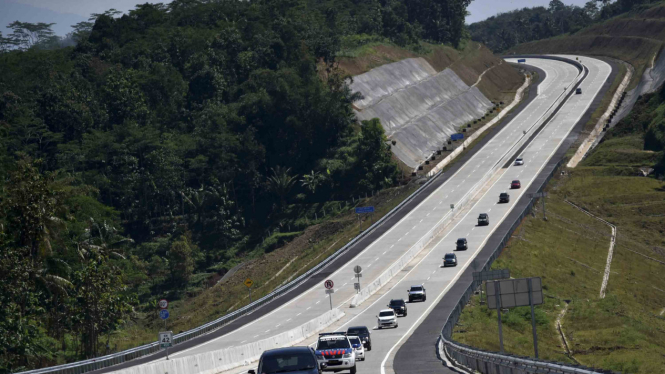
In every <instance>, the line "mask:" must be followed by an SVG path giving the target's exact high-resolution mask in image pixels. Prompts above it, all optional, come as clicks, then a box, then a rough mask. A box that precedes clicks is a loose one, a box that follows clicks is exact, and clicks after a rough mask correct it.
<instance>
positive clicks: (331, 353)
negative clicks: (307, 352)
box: [261, 332, 356, 374]
mask: <svg viewBox="0 0 665 374" xmlns="http://www.w3.org/2000/svg"><path fill="white" fill-rule="evenodd" d="M314 353H315V354H316V359H317V360H318V361H319V365H321V368H322V370H325V371H335V372H337V371H341V370H347V369H348V370H350V372H351V374H356V351H355V349H353V347H352V346H351V342H350V341H349V338H348V337H347V336H346V332H327V333H322V334H319V341H318V342H317V343H316V350H315V351H314ZM261 373H263V372H261Z"/></svg>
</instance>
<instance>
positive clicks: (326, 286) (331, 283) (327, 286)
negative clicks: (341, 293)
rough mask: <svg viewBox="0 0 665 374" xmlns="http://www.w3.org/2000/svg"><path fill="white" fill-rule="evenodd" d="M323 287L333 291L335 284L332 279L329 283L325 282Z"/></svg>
mask: <svg viewBox="0 0 665 374" xmlns="http://www.w3.org/2000/svg"><path fill="white" fill-rule="evenodd" d="M323 286H324V287H325V288H326V289H327V290H332V288H333V287H335V283H334V282H333V281H332V279H328V280H327V281H325V282H324V283H323Z"/></svg>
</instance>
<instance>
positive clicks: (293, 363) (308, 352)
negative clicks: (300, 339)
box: [247, 347, 327, 374]
mask: <svg viewBox="0 0 665 374" xmlns="http://www.w3.org/2000/svg"><path fill="white" fill-rule="evenodd" d="M326 367H327V366H326V364H321V367H319V365H318V363H317V360H316V355H315V354H314V349H312V348H310V347H288V348H277V349H270V350H267V351H265V352H263V354H262V355H261V358H259V367H258V368H257V370H256V371H254V370H249V371H247V372H248V373H249V374H256V373H257V372H259V373H292V374H296V373H297V374H320V373H321V371H322V370H323V369H325V368H326Z"/></svg>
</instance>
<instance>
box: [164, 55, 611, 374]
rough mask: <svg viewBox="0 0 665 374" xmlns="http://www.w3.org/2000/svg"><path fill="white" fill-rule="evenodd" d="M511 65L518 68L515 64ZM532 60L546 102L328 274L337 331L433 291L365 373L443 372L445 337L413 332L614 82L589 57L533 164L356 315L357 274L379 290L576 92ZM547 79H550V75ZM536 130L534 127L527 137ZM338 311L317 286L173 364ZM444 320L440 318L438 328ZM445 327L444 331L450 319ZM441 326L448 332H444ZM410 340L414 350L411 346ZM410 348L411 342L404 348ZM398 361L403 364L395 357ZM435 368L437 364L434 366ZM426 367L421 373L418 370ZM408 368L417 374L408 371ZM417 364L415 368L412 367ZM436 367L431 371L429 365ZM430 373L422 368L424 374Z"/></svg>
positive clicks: (491, 190) (480, 201)
mask: <svg viewBox="0 0 665 374" xmlns="http://www.w3.org/2000/svg"><path fill="white" fill-rule="evenodd" d="M508 61H509V62H514V61H511V60H508ZM528 63H529V64H530V65H532V66H535V67H537V68H539V69H540V70H542V71H544V72H545V74H546V76H545V78H544V79H543V80H542V82H541V83H540V89H539V91H540V95H538V97H536V98H535V99H534V100H532V101H531V102H530V103H529V104H528V105H527V106H526V107H524V108H523V109H522V110H521V111H520V112H519V113H518V114H517V115H515V116H514V117H513V118H512V120H511V121H510V122H509V123H507V124H506V125H505V126H504V127H503V128H502V129H501V130H500V131H499V132H498V133H496V134H495V135H494V136H493V137H492V139H491V140H489V141H487V143H486V144H485V145H484V146H483V147H482V149H480V150H478V151H477V152H476V153H475V154H473V156H472V157H470V158H469V160H468V161H467V162H466V163H465V164H464V165H462V166H460V167H459V168H458V169H457V171H456V172H455V173H454V174H453V175H452V176H450V177H449V178H448V179H447V181H446V182H445V183H443V184H442V185H440V186H439V187H438V188H437V189H436V190H435V191H434V192H432V193H431V194H430V195H429V196H428V197H427V198H425V199H424V200H423V201H422V202H421V203H420V204H419V205H418V206H417V207H415V208H414V209H413V210H411V211H410V212H409V213H408V214H406V216H404V217H403V218H402V219H401V220H400V221H399V222H398V223H396V224H395V225H393V226H392V227H391V228H390V229H389V230H387V231H386V232H385V233H384V234H383V235H381V236H380V237H379V238H378V239H376V240H375V241H374V242H373V243H372V244H371V245H369V246H368V247H367V248H366V249H365V250H363V251H362V252H361V253H360V254H358V255H357V256H356V257H354V258H353V259H352V260H350V261H348V262H347V263H346V264H345V265H343V266H342V267H340V268H339V269H338V270H337V271H335V272H334V273H332V274H331V275H330V276H328V279H332V280H333V281H334V282H335V294H334V296H333V307H339V308H341V309H343V310H344V311H345V312H346V313H347V316H346V317H345V318H344V319H343V320H341V321H340V322H339V323H337V324H336V325H335V326H334V327H331V328H332V329H334V330H335V331H336V330H340V329H346V327H348V326H350V325H366V326H368V327H370V328H372V327H374V326H375V325H376V318H375V315H376V314H377V312H378V310H379V309H383V308H385V305H386V304H387V303H388V301H389V300H390V299H391V298H405V296H406V292H405V291H406V289H407V288H408V287H409V286H410V285H412V284H422V283H424V284H425V286H426V288H427V294H428V300H427V302H424V303H413V304H408V308H409V314H408V316H407V317H400V318H399V328H397V329H387V330H377V331H373V332H372V341H373V350H372V351H371V352H368V353H367V354H366V357H367V358H366V361H364V362H359V363H358V369H359V370H360V372H362V373H365V372H372V373H379V372H380V373H385V372H393V367H395V371H397V372H400V373H402V372H405V373H406V372H411V373H413V372H430V371H429V370H432V368H434V367H436V368H437V371H438V372H440V371H441V363H440V361H438V359H437V358H436V355H435V354H434V349H433V344H432V342H430V341H429V340H431V339H429V337H425V335H426V333H427V332H429V333H430V335H431V333H433V334H434V336H436V335H438V330H437V329H433V328H432V327H429V328H428V331H427V332H422V333H419V334H417V335H413V336H411V334H412V333H413V332H414V331H416V329H418V331H420V328H419V325H420V324H421V323H422V322H423V321H424V320H425V319H426V317H427V315H428V314H429V313H430V311H431V310H432V309H433V308H434V307H435V306H437V304H438V303H439V301H440V300H441V299H442V298H445V295H446V292H448V291H449V290H450V289H451V287H452V286H453V285H454V284H455V282H456V281H457V280H458V279H459V277H460V276H461V275H462V273H463V271H464V270H465V269H466V268H467V267H468V266H469V265H470V264H471V263H472V261H473V259H474V257H475V256H476V255H477V254H478V253H479V252H480V251H481V249H482V248H483V245H484V244H485V242H486V241H487V240H488V238H489V237H490V234H491V233H492V232H493V231H494V230H496V228H497V227H498V226H499V224H500V223H501V222H502V221H503V220H504V219H505V217H506V216H507V214H508V213H509V212H510V210H511V209H512V208H513V207H514V205H515V203H516V202H517V201H518V199H519V197H520V196H521V195H522V194H523V193H524V192H525V191H526V189H527V187H528V186H529V185H530V184H531V183H532V181H533V180H534V178H535V176H536V175H538V173H539V172H540V170H542V168H543V167H544V166H545V165H546V163H547V162H548V160H550V158H551V157H552V155H553V154H554V152H555V151H556V150H557V148H559V146H560V144H561V143H562V142H563V141H564V139H566V137H567V136H568V134H569V133H570V131H571V130H572V128H573V126H574V125H575V124H576V123H577V122H578V120H579V118H581V117H582V115H583V114H584V113H585V112H586V111H587V109H588V108H589V106H590V105H591V102H592V100H593V98H594V97H595V96H596V94H597V93H598V92H599V91H600V89H601V87H602V86H603V84H604V83H605V81H606V80H607V78H608V76H609V74H610V72H611V68H610V66H609V65H607V64H606V63H605V62H602V61H600V60H595V59H590V58H585V59H584V64H585V65H586V66H587V67H588V69H589V73H588V76H587V78H586V79H585V80H584V81H583V82H582V84H581V87H582V89H583V91H584V94H583V95H573V96H572V97H571V98H570V100H568V102H567V103H566V104H565V105H564V106H563V107H562V108H561V110H560V111H559V112H558V113H557V114H556V115H555V116H554V117H553V118H552V119H551V121H550V122H549V123H548V124H547V125H546V126H545V127H544V128H543V129H542V130H541V131H540V132H539V133H537V135H535V137H534V138H533V140H532V141H531V143H530V144H529V145H528V146H526V148H524V149H523V150H522V151H521V153H520V156H522V157H523V158H524V159H525V165H523V166H512V165H511V166H509V167H507V168H501V169H499V171H497V172H496V173H495V174H494V175H493V178H492V179H491V181H490V182H488V183H486V184H485V185H483V186H482V188H480V189H478V190H474V191H472V192H473V193H471V195H472V196H474V197H473V199H472V200H471V201H470V202H469V203H468V204H467V208H466V209H465V210H463V211H462V212H460V213H458V214H457V216H456V217H455V218H454V219H453V222H452V223H450V224H449V225H448V226H447V228H446V229H445V231H444V232H443V233H441V234H439V235H438V236H437V237H436V238H435V240H434V241H433V242H432V243H430V245H428V246H427V247H426V248H425V249H424V250H423V251H422V252H421V253H420V254H419V255H418V256H416V258H415V259H414V260H412V261H411V263H409V264H408V265H407V266H406V267H405V269H404V270H403V271H402V272H400V274H398V275H397V277H396V279H395V280H394V281H392V282H391V283H390V284H389V285H387V286H384V287H383V288H382V289H381V290H379V292H378V293H377V295H374V296H373V297H371V298H370V299H369V300H368V301H366V302H365V303H363V304H361V305H360V306H359V307H358V308H354V309H350V308H348V305H349V303H350V301H351V299H352V298H353V297H354V296H355V295H356V291H355V290H354V288H353V283H354V281H355V277H354V273H353V267H354V266H355V265H360V266H362V268H363V278H362V280H361V283H362V284H369V283H370V282H372V281H373V280H375V279H377V278H378V277H379V276H380V275H381V274H382V273H383V272H384V271H385V270H386V269H388V268H389V267H390V266H391V265H392V264H393V263H394V262H395V261H397V260H398V259H399V257H400V256H402V255H403V254H404V253H405V252H407V251H408V250H409V249H410V248H412V247H413V246H414V244H416V243H417V242H418V241H419V240H420V239H421V237H423V235H424V234H425V233H427V232H428V231H430V230H431V229H432V228H433V227H434V226H435V225H436V224H437V222H439V220H440V219H441V218H442V217H444V216H445V215H446V213H448V212H449V211H450V204H457V203H458V201H460V200H461V199H462V198H464V197H466V195H467V194H469V193H470V191H469V190H470V189H472V187H473V186H474V185H476V183H477V182H478V181H480V180H481V179H483V177H484V176H485V174H486V173H487V172H488V171H489V170H491V169H492V168H493V167H494V166H495V165H496V163H497V162H498V161H499V160H500V158H501V157H502V156H503V155H504V154H505V153H506V151H507V150H509V149H510V148H511V147H512V146H513V145H515V144H517V142H518V141H519V140H520V139H521V138H522V137H531V136H532V135H533V134H534V133H535V131H536V127H537V126H534V127H533V128H532V125H533V124H534V123H535V122H536V121H537V120H538V119H539V118H540V117H541V116H542V114H543V113H544V112H545V111H546V110H547V109H548V108H550V107H551V106H552V105H553V103H554V102H555V101H556V99H557V98H558V97H559V96H560V94H561V93H562V92H563V91H564V88H566V89H568V90H569V89H570V88H571V83H572V82H574V81H575V79H576V77H577V76H578V74H579V71H578V69H577V68H576V67H574V66H573V65H571V64H569V63H565V62H562V61H556V60H546V59H529V60H528ZM541 78H542V77H541ZM526 129H530V130H529V131H527V133H526V134H524V131H525V130H526ZM513 179H520V180H521V182H522V188H521V189H519V190H512V191H509V190H508V189H509V183H510V181H511V180H513ZM504 191H507V192H509V193H510V195H511V196H510V197H511V201H510V203H508V204H498V196H499V193H501V192H504ZM479 213H488V214H489V215H490V225H489V226H484V227H477V226H476V218H477V216H478V214H479ZM458 237H466V238H467V239H468V243H469V249H468V250H467V251H464V252H457V258H458V262H459V265H458V266H457V267H454V268H442V267H441V266H440V265H441V258H442V257H443V255H444V254H445V253H447V252H452V249H453V248H454V242H455V240H456V239H457V238H458ZM329 309H330V304H329V299H328V298H327V296H326V295H325V294H324V289H323V285H319V286H315V287H313V288H311V289H309V290H306V291H305V292H303V293H301V294H300V295H299V296H297V297H295V298H294V299H292V300H290V301H288V302H286V303H284V304H283V305H281V306H280V307H278V308H276V309H275V310H273V311H271V312H270V313H268V314H266V315H263V316H262V317H260V318H257V319H256V320H254V321H252V322H250V323H247V324H245V325H243V326H241V327H239V328H237V329H236V330H234V331H232V332H229V333H227V334H225V335H222V336H220V337H217V338H214V339H212V340H209V341H207V342H205V343H202V344H200V345H197V346H194V347H191V348H189V349H185V350H182V351H179V352H175V353H173V354H172V355H171V358H179V357H185V356H189V355H195V354H199V353H204V352H208V351H213V350H219V349H223V348H228V347H233V346H239V345H242V344H245V343H249V342H252V341H256V340H260V339H264V338H267V337H270V336H273V335H277V334H279V333H282V332H285V331H288V330H290V329H293V328H296V327H298V326H300V325H302V324H303V323H304V322H307V321H309V320H312V319H314V318H316V317H318V316H320V315H321V314H323V313H325V312H326V311H328V310H329ZM435 322H436V321H435ZM439 325H443V322H442V321H441V322H440V323H439ZM440 328H441V326H438V329H440ZM421 336H422V338H423V339H425V340H424V341H426V343H424V344H420V349H419V351H421V352H419V353H423V352H422V351H425V350H427V351H428V352H429V355H428V356H427V357H424V356H423V357H424V358H422V359H415V357H416V356H417V354H416V353H414V352H411V351H409V349H412V350H413V349H416V350H418V348H417V346H418V343H419V341H420V340H422V339H421ZM405 343H406V344H405ZM402 345H404V346H403V347H402ZM398 351H399V354H398V355H397V359H395V354H397V353H398ZM425 363H426V364H428V365H430V366H427V365H424V364H425ZM418 364H423V366H422V367H420V369H418V370H416V369H417V368H418V367H419V366H418ZM400 365H402V366H401V367H402V368H405V367H408V370H400ZM404 365H407V366H404ZM426 366H427V367H426ZM421 369H422V370H421Z"/></svg>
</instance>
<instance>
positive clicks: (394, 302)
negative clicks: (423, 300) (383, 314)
mask: <svg viewBox="0 0 665 374" xmlns="http://www.w3.org/2000/svg"><path fill="white" fill-rule="evenodd" d="M390 305H391V306H402V305H404V300H390Z"/></svg>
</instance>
